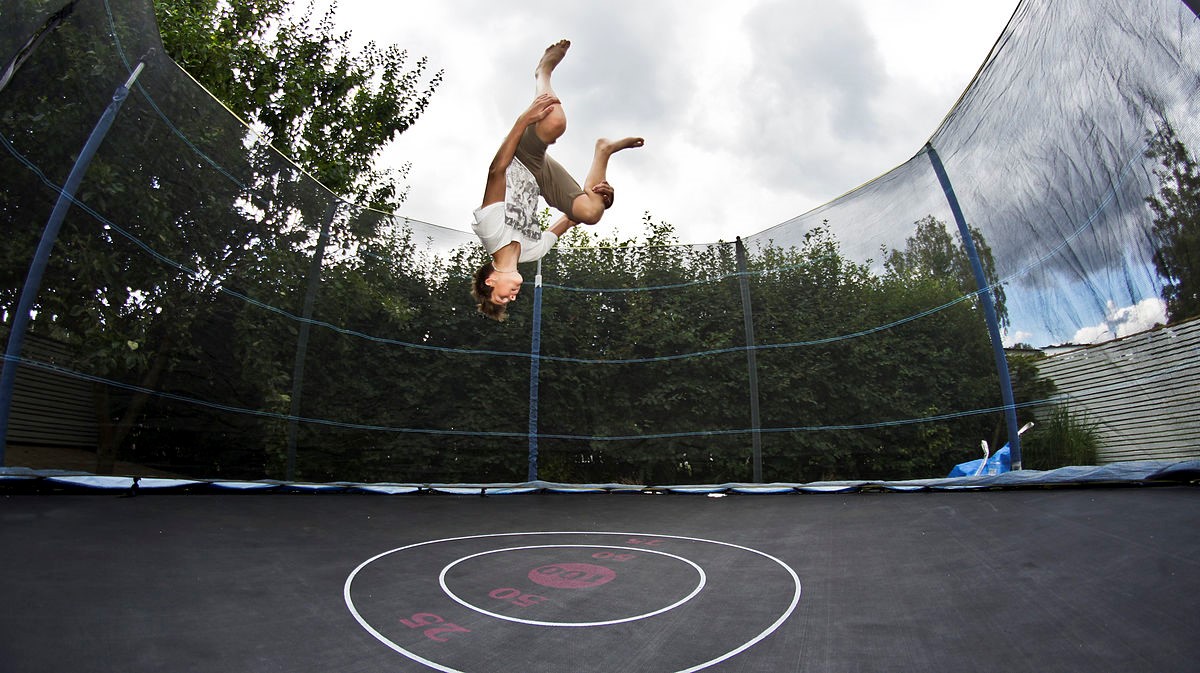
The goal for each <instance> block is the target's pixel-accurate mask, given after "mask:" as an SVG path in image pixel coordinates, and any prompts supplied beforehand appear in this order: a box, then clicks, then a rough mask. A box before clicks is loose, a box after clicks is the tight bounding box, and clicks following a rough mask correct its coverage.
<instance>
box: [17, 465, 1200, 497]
mask: <svg viewBox="0 0 1200 673" xmlns="http://www.w3.org/2000/svg"><path fill="white" fill-rule="evenodd" d="M1198 476H1200V461H1197V460H1191V461H1131V462H1122V463H1110V464H1107V465H1097V466H1072V467H1061V468H1058V469H1055V470H1046V471H1040V470H1020V471H1016V472H1002V473H1000V474H994V475H987V474H984V475H980V476H956V477H941V478H932V479H910V480H904V481H821V482H806V483H788V482H776V483H769V484H754V483H725V484H690V485H689V484H677V485H636V484H564V483H556V482H547V481H529V482H520V483H478V484H420V483H412V484H393V483H353V482H336V483H304V482H283V481H268V480H264V481H231V480H208V479H165V478H158V477H124V476H98V475H94V474H86V473H80V472H64V471H61V470H32V469H27V468H20V467H9V468H0V492H3V491H4V490H5V489H7V490H9V491H13V490H29V489H33V490H67V491H76V490H78V491H83V492H87V491H93V490H95V491H131V490H136V491H138V492H141V491H146V492H153V491H185V490H186V491H193V492H253V493H267V492H283V493H295V492H308V493H371V494H382V495H411V494H419V493H438V494H444V495H476V496H478V495H522V494H531V493H566V494H571V493H575V494H595V493H673V494H692V495H695V494H702V495H707V494H746V495H770V494H787V493H855V492H863V491H892V492H911V491H964V490H966V491H971V490H986V489H997V488H1022V487H1037V486H1070V485H1088V484H1093V485H1094V484H1121V483H1125V484H1142V483H1171V482H1182V483H1187V482H1190V481H1194V480H1196V479H1197V478H1198Z"/></svg>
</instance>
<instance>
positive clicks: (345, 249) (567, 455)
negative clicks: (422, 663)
mask: <svg viewBox="0 0 1200 673" xmlns="http://www.w3.org/2000/svg"><path fill="white" fill-rule="evenodd" d="M0 17H2V18H3V21H2V23H0V25H2V27H0V58H3V59H4V64H5V69H4V71H3V74H2V77H3V79H2V80H0V87H2V88H0V143H2V144H3V150H4V151H3V152H0V167H2V168H0V171H2V172H3V173H2V174H3V177H4V180H3V183H2V184H0V221H2V222H3V227H4V232H5V238H6V240H5V245H4V246H3V247H2V249H0V274H2V279H0V305H2V306H3V309H4V316H5V330H4V333H3V336H4V337H5V339H6V341H7V342H8V344H9V349H8V354H7V355H6V358H5V361H4V367H5V372H6V374H7V375H8V376H9V377H10V378H11V379H12V381H11V383H12V385H13V388H12V392H10V393H8V394H6V396H5V397H4V398H0V400H2V401H3V402H4V405H3V406H4V407H6V408H5V409H4V413H5V414H6V415H7V418H8V424H7V427H6V432H7V453H6V456H5V461H4V463H5V464H8V465H21V460H19V459H18V458H15V457H14V456H17V455H18V451H23V450H24V449H26V448H28V447H30V446H41V447H47V446H48V447H51V448H56V447H58V448H61V447H66V448H71V447H82V448H85V449H87V450H88V451H89V452H91V453H94V454H95V457H96V462H97V465H96V469H97V470H98V471H100V472H111V471H113V470H114V465H118V464H130V465H132V466H131V467H129V468H127V469H130V470H139V469H141V470H144V469H153V470H154V471H156V472H162V473H166V474H169V475H173V476H186V477H194V478H207V479H264V478H269V479H278V480H288V481H294V480H303V481H314V482H335V481H354V482H406V483H410V482H411V483H430V482H519V481H524V480H527V479H534V478H540V479H545V480H552V481H556V482H576V483H599V482H606V483H611V482H625V483H630V484H688V483H722V482H792V483H799V482H811V481H819V480H863V479H867V480H876V479H890V480H904V479H915V478H929V477H940V476H945V475H946V474H947V473H948V472H949V471H950V469H951V468H952V467H953V466H955V465H956V464H958V463H960V462H962V461H965V460H969V459H971V458H976V457H978V455H979V447H980V442H981V441H986V442H988V444H989V445H990V446H991V447H992V449H996V448H999V447H1001V446H1002V445H1004V444H1005V443H1009V444H1010V445H1012V446H1010V448H1011V449H1012V450H1014V453H1016V452H1017V451H1018V450H1019V448H1020V447H1021V446H1023V447H1024V451H1023V458H1024V466H1025V467H1037V468H1051V467H1058V466H1060V465H1064V464H1070V462H1071V461H1076V462H1078V461H1079V460H1081V459H1079V458H1075V457H1070V456H1068V457H1060V456H1058V455H1056V452H1058V451H1059V449H1060V448H1061V447H1062V446H1063V445H1065V444H1066V443H1067V439H1064V437H1066V438H1068V439H1069V438H1070V437H1075V436H1078V435H1080V434H1082V435H1089V434H1095V433H1100V434H1103V432H1105V431H1106V429H1107V428H1109V427H1110V426H1112V425H1114V423H1113V422H1112V417H1111V415H1112V414H1120V415H1121V422H1123V423H1127V422H1129V421H1128V415H1127V414H1124V411H1128V410H1127V409H1126V410H1121V409H1117V410H1112V409H1109V410H1106V411H1103V412H1101V413H1103V414H1105V415H1104V416H1102V417H1099V418H1089V417H1085V416H1084V415H1083V414H1081V413H1079V412H1078V409H1077V408H1074V407H1072V401H1073V400H1078V399H1080V398H1086V397H1088V396H1089V395H1090V396H1091V397H1093V398H1094V397H1096V396H1097V395H1099V394H1100V393H1102V394H1103V395H1104V396H1107V397H1109V398H1112V397H1115V396H1120V395H1121V394H1123V393H1122V391H1124V390H1126V389H1129V388H1131V387H1133V388H1136V389H1138V390H1143V391H1144V390H1147V389H1154V390H1156V391H1160V392H1161V395H1162V396H1163V398H1162V399H1161V400H1160V401H1157V402H1155V403H1154V404H1155V405H1159V404H1162V405H1166V406H1164V407H1160V408H1170V409H1175V410H1186V409H1188V408H1191V409H1194V408H1195V406H1196V398H1197V386H1196V385H1195V376H1196V372H1197V365H1196V362H1197V358H1196V349H1197V345H1196V343H1197V342H1196V340H1195V337H1196V334H1197V332H1196V331H1195V330H1194V329H1190V328H1187V327H1186V326H1187V325H1189V324H1190V323H1187V322H1186V321H1187V320H1188V319H1194V318H1196V317H1197V315H1198V314H1200V311H1197V310H1196V306H1197V303H1196V295H1197V284H1196V280H1195V279H1196V273H1197V271H1196V269H1195V266H1194V263H1193V262H1190V261H1189V260H1190V259H1195V258H1196V247H1195V246H1196V243H1195V240H1196V222H1195V219H1194V215H1191V213H1193V212H1194V208H1195V200H1194V199H1195V196H1196V193H1195V189H1196V184H1195V182H1194V172H1195V170H1194V166H1193V164H1192V163H1191V158H1190V157H1191V156H1193V155H1192V154H1191V152H1192V150H1191V148H1194V147H1195V146H1196V143H1197V132H1198V129H1197V127H1196V125H1195V122H1194V119H1195V117H1196V114H1195V113H1196V106H1197V100H1196V92H1197V90H1198V87H1197V84H1198V81H1197V77H1198V75H1200V67H1198V66H1200V53H1198V51H1197V47H1196V45H1197V44H1200V43H1198V41H1197V38H1200V25H1198V22H1197V19H1196V15H1195V13H1194V12H1193V11H1192V10H1191V9H1190V8H1189V6H1188V4H1186V3H1183V2H1179V1H1178V0H1146V1H1143V2H1137V3H1129V2H1119V1H1117V0H1097V1H1083V0H1055V1H1053V2H1051V1H1050V0H1030V1H1027V2H1021V3H1020V4H1019V5H1018V6H1017V9H1016V12H1015V13H1014V15H1013V17H1012V19H1011V21H1010V23H1009V24H1008V25H1007V26H1006V27H1004V28H1003V32H1002V33H1001V34H1000V37H999V39H998V40H997V42H996V45H995V47H994V48H993V50H992V52H991V54H990V55H989V56H988V58H987V60H986V61H985V63H984V64H983V65H982V67H981V68H980V70H979V73H978V75H977V77H976V78H975V80H974V81H973V82H972V83H971V84H970V86H969V87H968V88H967V89H966V90H965V91H964V93H963V95H962V97H961V99H960V100H959V102H958V103H957V104H956V105H955V106H954V108H953V109H952V110H950V111H949V113H948V114H947V116H946V118H945V119H944V121H943V122H942V124H941V125H940V127H938V128H937V129H936V131H935V132H934V133H933V135H932V136H931V138H929V140H928V143H927V144H925V146H924V147H923V148H922V147H921V146H922V140H921V139H914V143H913V144H914V150H915V152H916V153H915V155H914V156H913V158H912V159H911V160H909V161H908V162H906V163H904V164H903V165H901V166H898V167H896V168H894V169H892V170H890V171H887V172H886V173H883V174H882V175H881V176H880V177H879V178H877V179H875V180H873V181H871V182H869V183H867V184H865V185H863V186H861V187H858V188H857V189H854V190H852V191H849V192H848V193H846V194H845V195H844V196H841V197H839V198H837V199H834V200H832V201H830V202H829V203H827V204H825V205H823V206H821V207H820V208H817V209H815V210H813V211H812V212H809V213H805V214H803V215H801V216H799V217H796V218H794V219H792V220H789V221H787V222H784V223H780V224H777V225H775V226H770V227H767V228H764V227H765V226H766V225H767V224H769V223H755V222H744V223H731V224H730V226H729V229H730V230H731V231H737V230H744V231H745V234H744V235H743V236H741V237H740V239H739V240H736V241H718V242H713V243H709V244H702V245H682V244H680V243H679V241H678V238H677V236H676V235H675V233H674V231H673V229H672V227H671V226H669V225H666V224H663V223H655V222H653V221H646V222H645V223H644V224H645V227H644V228H645V230H646V234H645V237H644V240H640V241H638V242H637V243H636V244H627V245H617V244H616V243H617V242H613V241H600V240H595V239H590V238H587V237H586V236H582V235H580V236H576V235H575V234H574V233H573V234H572V237H568V238H566V239H564V241H563V242H561V243H560V244H559V246H558V247H557V248H556V249H555V250H554V251H552V252H551V253H550V254H549V255H547V256H546V257H545V258H544V259H543V261H542V264H541V266H540V267H538V268H536V269H535V268H534V267H533V266H532V265H530V266H529V267H528V268H527V269H523V273H524V275H525V276H526V277H527V278H533V277H534V276H535V275H540V279H541V281H542V282H541V285H540V287H539V288H537V290H536V292H529V293H528V294H529V295H531V296H533V301H526V302H523V304H524V305H522V306H520V307H519V308H518V309H515V310H513V311H511V314H512V315H511V317H510V318H509V320H507V321H506V322H504V323H503V324H498V323H495V322H492V321H488V320H486V319H483V318H482V317H480V316H479V315H477V314H476V312H475V311H474V307H473V305H472V302H471V300H470V298H469V296H468V288H469V284H470V277H471V274H472V272H473V271H474V269H475V268H476V267H477V266H478V265H479V264H480V263H481V262H482V261H483V251H482V248H481V247H480V246H479V245H478V244H477V242H476V239H475V238H474V236H473V234H471V233H470V232H468V231H465V229H458V228H450V227H444V226H436V225H433V224H429V223H424V222H418V221H413V220H409V219H405V218H403V217H397V216H393V215H390V214H386V213H381V212H377V211H374V210H370V209H367V208H364V207H362V206H360V205H358V204H355V203H352V202H349V201H347V200H345V199H343V198H340V197H339V196H338V195H337V194H334V193H332V192H330V191H329V190H328V189H326V188H325V187H324V186H323V185H321V184H319V183H318V182H317V181H315V180H313V179H312V178H311V177H310V176H309V175H308V174H307V173H305V172H304V171H303V170H302V169H301V168H300V167H299V166H298V165H297V164H295V163H293V162H292V161H290V160H289V159H288V158H287V157H284V156H282V155H281V154H279V153H278V152H276V151H275V150H273V149H272V148H271V147H269V146H266V145H265V144H264V143H263V142H262V141H261V140H260V139H259V138H258V136H256V135H255V134H254V133H253V131H252V130H250V129H248V128H247V127H246V126H245V125H243V124H242V123H241V122H240V121H239V120H238V119H237V118H236V117H235V116H234V115H233V114H231V113H230V112H229V111H228V110H226V109H225V108H224V107H223V106H222V105H221V103H220V102H219V101H216V100H214V99H213V98H212V97H211V96H210V95H209V94H208V93H206V92H205V90H204V89H203V88H202V87H201V86H199V85H198V84H197V83H196V82H195V81H193V80H192V79H191V78H190V77H189V76H188V75H187V74H186V73H185V72H183V71H182V70H181V69H180V68H179V67H178V66H177V65H176V64H175V63H174V62H173V61H172V60H171V59H170V57H169V56H168V55H167V54H166V53H165V50H164V49H163V46H162V44H161V42H160V39H159V33H158V28H157V25H156V23H155V17H154V12H153V7H152V5H151V3H150V2H149V0H80V1H78V2H64V1H62V0H46V1H42V0H12V1H10V2H7V3H6V4H5V7H4V8H3V9H0ZM998 28H999V27H998ZM780 114H786V111H780ZM413 132H419V129H418V130H414V131H413ZM419 160H421V158H416V157H414V161H419ZM884 168H885V167H881V170H883V169H884ZM952 204H957V206H958V212H957V213H956V212H955V208H954V206H953V205H952ZM464 212H465V211H464ZM1189 218H1191V219H1189ZM679 224H680V225H681V226H686V223H679ZM51 229H53V235H52V236H50V237H49V240H48V243H47V242H46V241H47V232H49V231H51ZM755 232H757V233H755ZM964 234H967V235H966V236H965V237H964ZM39 245H42V247H41V248H40V249H41V251H42V253H45V254H42V253H39ZM43 266H44V268H42V267H43ZM35 270H36V272H37V273H36V274H34V273H33V272H34V271H35ZM34 275H38V278H37V282H36V283H30V279H31V278H32V277H33V276H34ZM530 284H531V285H532V283H530ZM531 289H532V288H531ZM25 309H28V310H25ZM22 316H24V317H22ZM1168 322H1169V323H1171V324H1172V325H1173V326H1179V325H1182V326H1183V327H1181V328H1180V329H1179V331H1178V334H1182V335H1184V337H1186V338H1183V337H1181V338H1179V339H1175V338H1174V336H1172V335H1175V334H1176V333H1177V332H1169V333H1168V332H1162V334H1163V335H1166V336H1164V339H1165V341H1164V342H1163V343H1166V345H1165V346H1164V345H1163V343H1160V342H1159V341H1156V340H1155V338H1154V337H1153V336H1145V335H1146V334H1150V333H1144V334H1143V336H1138V337H1136V338H1138V339H1142V340H1143V341H1146V343H1148V344H1150V343H1151V342H1153V343H1152V344H1151V345H1152V346H1153V348H1160V347H1161V348H1166V349H1168V350H1169V349H1170V348H1174V350H1173V351H1171V353H1172V354H1171V355H1170V356H1169V357H1167V358H1166V359H1165V360H1164V359H1163V358H1161V357H1160V356H1159V353H1160V351H1158V350H1143V351H1138V350H1136V349H1135V350H1134V351H1133V352H1134V354H1135V355H1136V356H1137V357H1138V358H1142V359H1145V360H1147V361H1149V360H1153V361H1158V362H1164V361H1165V362H1168V363H1170V364H1169V366H1167V367H1166V368H1165V369H1158V370H1152V371H1150V370H1147V369H1145V368H1139V367H1121V368H1117V367H1107V368H1105V367H1104V366H1101V370H1102V372H1103V374H1104V376H1103V377H1100V378H1097V379H1096V380H1097V381H1100V380H1102V383H1097V384H1096V386H1100V387H1099V388H1097V387H1096V386H1093V387H1091V388H1089V387H1088V385H1087V384H1086V383H1085V384H1083V386H1082V388H1079V387H1078V386H1077V387H1075V388H1071V392H1070V393H1069V394H1068V393H1065V392H1063V391H1064V390H1065V388H1064V387H1063V386H1061V385H1059V383H1060V382H1059V381H1056V380H1054V379H1053V378H1052V377H1049V376H1046V375H1043V374H1041V373H1040V372H1041V371H1043V370H1041V369H1040V368H1039V367H1040V365H1039V358H1040V357H1041V353H1040V352H1039V351H1041V350H1043V347H1046V346H1051V345H1057V344H1063V343H1067V342H1073V343H1079V344H1087V343H1093V342H1098V341H1104V340H1110V339H1114V338H1122V337H1124V338H1135V337H1131V336H1130V333H1131V332H1139V331H1140V330H1142V329H1145V328H1148V327H1151V326H1153V325H1155V324H1158V323H1162V324H1165V323H1168ZM1139 333H1140V332H1139ZM1172 339H1174V340H1172ZM1001 342H1002V343H1003V345H1005V346H1016V345H1018V344H1023V345H1025V346H1028V347H1027V348H1023V349H1020V350H1019V351H1013V350H1010V352H1009V353H1008V354H1007V357H1006V356H1005V355H1004V354H1002V353H1001V352H1000V346H1001ZM1167 342H1169V343H1167ZM1138 343H1141V341H1139V342H1138ZM14 344H16V346H18V347H16V348H14ZM1171 344H1175V345H1174V346H1172V345H1171ZM1179 344H1183V345H1182V346H1180V345H1179ZM1146 348H1148V349H1149V348H1151V346H1146ZM1134 359H1137V358H1134ZM1132 361H1133V359H1126V360H1123V361H1122V362H1126V363H1128V362H1132ZM1139 361H1140V360H1139ZM1102 365H1103V363H1102ZM1060 369H1061V368H1060ZM1056 371H1058V370H1056ZM1085 381H1086V377H1085ZM1168 381H1169V382H1171V385H1169V386H1168V385H1166V383H1165V382H1168ZM1073 385H1074V384H1073ZM1098 391H1099V392H1098ZM1096 408H1098V407H1090V409H1092V411H1091V412H1090V413H1097V412H1095V411H1094V410H1095V409H1096ZM1072 414H1073V416H1072ZM1137 418H1139V419H1142V420H1136V421H1134V422H1135V423H1137V424H1140V425H1141V426H1145V427H1146V428H1149V430H1147V432H1146V433H1143V434H1142V435H1139V437H1141V438H1140V439H1138V440H1137V441H1133V442H1125V444H1126V445H1125V446H1122V447H1120V448H1121V450H1122V451H1123V453H1121V458H1122V459H1125V460H1143V459H1167V460H1177V459H1186V458H1195V457H1197V455H1196V448H1195V447H1196V446H1197V444H1198V442H1197V437H1198V436H1200V429H1197V428H1196V427H1195V426H1194V425H1191V426H1189V425H1187V424H1188V423H1189V422H1191V421H1188V419H1187V418H1186V414H1184V413H1182V412H1180V413H1178V414H1172V415H1171V418H1168V419H1166V422H1161V423H1160V421H1162V420H1163V419H1161V418H1160V419H1157V420H1152V421H1151V420H1144V418H1143V417H1137ZM1056 420H1057V421H1060V422H1055V421H1056ZM1029 421H1036V425H1035V426H1034V428H1033V429H1032V430H1030V431H1029V433H1028V434H1026V435H1025V436H1024V441H1022V442H1019V443H1018V442H1016V441H1014V440H1016V437H1017V436H1018V432H1017V428H1018V427H1019V426H1023V425H1025V424H1026V423H1027V422H1029ZM1191 423H1194V422H1191ZM1160 425H1162V426H1163V427H1164V428H1166V429H1165V430H1162V432H1167V431H1168V430H1169V431H1170V433H1173V434H1171V437H1172V439H1171V440H1170V441H1169V442H1164V441H1163V440H1162V439H1161V433H1160V434H1155V433H1159V429H1158V428H1159V426H1160ZM1151 426H1153V427H1151ZM1064 427H1066V428H1067V431H1066V433H1065V434H1064V431H1063V428H1064ZM1071 428H1074V432H1075V434H1074V435H1072V434H1071V433H1070V430H1071ZM1180 428H1183V429H1182V430H1181V429H1180ZM1056 429H1057V430H1058V432H1057V434H1056V433H1055V431H1056ZM1189 433H1190V434H1189ZM1093 439H1094V438H1093ZM1094 443H1095V442H1093V444H1094ZM20 455H21V456H24V455H28V454H25V453H22V454H20ZM1016 455H1022V454H1020V453H1017V454H1016ZM1082 460H1084V461H1087V460H1104V456H1099V458H1097V457H1095V456H1094V454H1093V457H1092V458H1090V459H1089V458H1086V457H1085V458H1083V459H1082ZM1019 465H1020V462H1019V461H1018V466H1019ZM38 467H65V464H64V465H54V464H48V465H47V464H43V465H38Z"/></svg>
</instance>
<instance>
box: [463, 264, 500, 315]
mask: <svg viewBox="0 0 1200 673" xmlns="http://www.w3.org/2000/svg"><path fill="white" fill-rule="evenodd" d="M495 270H496V267H494V266H492V263H491V262H485V263H484V265H483V266H481V267H479V270H478V271H476V272H475V280H474V282H472V283H471V296H472V297H474V298H475V308H477V309H479V312H480V313H482V314H484V315H485V316H487V317H489V318H491V319H492V320H495V321H497V322H504V319H505V318H507V317H508V306H507V305H506V304H497V303H496V302H494V301H492V286H491V285H488V284H487V279H488V276H490V275H492V272H493V271H495Z"/></svg>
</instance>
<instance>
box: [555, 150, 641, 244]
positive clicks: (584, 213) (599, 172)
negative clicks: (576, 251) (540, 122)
mask: <svg viewBox="0 0 1200 673" xmlns="http://www.w3.org/2000/svg"><path fill="white" fill-rule="evenodd" d="M643 144H644V141H643V140H642V139H641V138H622V139H620V140H609V139H607V138H601V139H599V140H597V141H596V152H595V154H593V155H592V166H591V168H589V169H588V174H587V178H586V179H585V180H584V182H583V193H582V194H580V195H579V196H576V197H575V200H574V201H573V202H572V203H571V219H573V220H575V221H576V222H582V223H584V224H595V223H597V222H599V221H600V217H601V216H603V215H604V209H605V205H604V197H603V196H601V195H600V194H597V193H596V192H594V191H592V188H593V187H595V186H596V185H598V184H600V183H601V182H604V181H605V180H607V177H606V174H607V173H608V160H609V158H610V157H612V155H613V154H615V153H616V152H620V151H621V150H625V149H629V148H631V147H641V146H642V145H643Z"/></svg>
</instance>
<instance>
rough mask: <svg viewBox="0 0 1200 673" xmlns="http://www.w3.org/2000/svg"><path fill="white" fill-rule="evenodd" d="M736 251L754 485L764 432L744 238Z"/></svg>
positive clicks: (759, 480) (759, 479) (758, 477)
mask: <svg viewBox="0 0 1200 673" xmlns="http://www.w3.org/2000/svg"><path fill="white" fill-rule="evenodd" d="M734 251H735V252H736V253H737V271H738V287H739V288H740V290H741V293H742V319H743V324H744V327H745V329H746V369H747V370H748V374H747V376H748V385H749V387H750V428H751V434H750V444H751V453H752V455H753V465H754V467H753V478H754V483H756V484H758V483H762V430H761V429H760V427H759V425H760V423H761V422H760V419H759V411H758V358H757V357H756V356H755V350H754V309H753V307H751V306H750V275H749V273H748V271H747V264H746V246H745V245H744V244H743V243H742V237H741V236H739V237H737V240H736V242H735V248H734Z"/></svg>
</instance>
